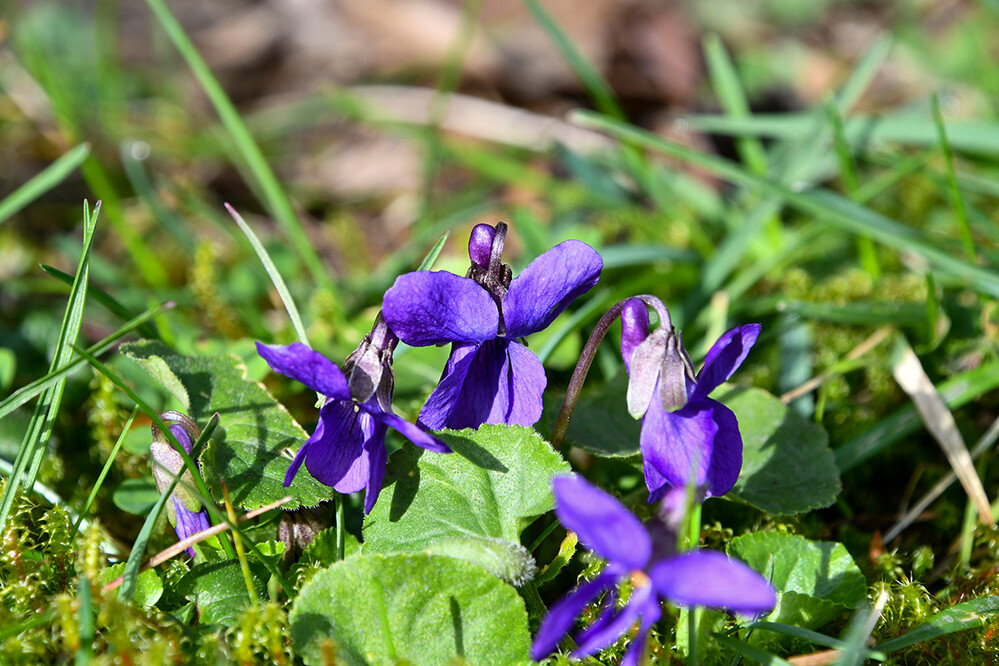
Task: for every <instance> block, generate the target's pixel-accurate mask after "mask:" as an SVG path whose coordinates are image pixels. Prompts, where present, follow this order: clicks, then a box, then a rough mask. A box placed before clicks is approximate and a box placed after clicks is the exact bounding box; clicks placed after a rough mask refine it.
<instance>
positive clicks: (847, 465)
mask: <svg viewBox="0 0 999 666" xmlns="http://www.w3.org/2000/svg"><path fill="white" fill-rule="evenodd" d="M996 388H999V364H997V363H986V364H984V365H981V366H979V367H977V368H975V369H974V370H969V371H967V372H962V373H960V374H958V375H954V376H953V377H951V378H950V379H947V380H946V381H943V382H941V383H940V384H938V385H937V391H938V392H939V393H940V397H941V398H943V400H944V402H945V403H946V404H947V406H948V407H949V408H950V409H957V408H958V407H961V406H962V405H966V404H968V403H969V402H971V401H972V400H975V399H976V398H978V397H979V396H981V395H984V394H985V393H988V392H989V391H992V390H994V389H996ZM921 426H922V422H921V421H920V420H919V414H918V413H917V412H916V408H915V407H913V406H912V405H908V406H906V407H903V408H902V409H900V410H898V411H897V412H894V413H893V414H889V415H888V416H885V417H883V418H882V419H881V420H880V421H879V422H878V423H877V424H876V425H874V426H872V427H871V428H870V429H868V430H867V431H866V432H864V433H862V434H860V435H858V436H857V437H854V438H853V439H851V440H850V441H849V442H847V443H846V444H844V445H843V446H840V447H839V448H837V449H836V450H835V451H834V453H835V455H836V465H837V466H838V467H839V469H840V471H841V472H845V471H847V470H848V469H851V468H853V467H856V466H857V465H859V464H860V463H862V462H864V461H865V460H867V459H868V458H870V457H871V456H873V455H875V454H876V453H878V452H880V451H882V450H884V449H886V448H887V447H889V446H891V445H892V444H894V443H895V442H898V441H899V440H901V439H902V438H904V437H906V436H907V435H909V434H911V433H913V432H915V431H916V430H918V429H919V428H920V427H921Z"/></svg>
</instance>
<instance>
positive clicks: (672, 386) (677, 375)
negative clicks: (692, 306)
mask: <svg viewBox="0 0 999 666" xmlns="http://www.w3.org/2000/svg"><path fill="white" fill-rule="evenodd" d="M659 330H662V329H657V332H658V331H659ZM632 364H634V361H632ZM660 381H661V382H662V383H661V384H660V385H659V399H660V401H661V402H662V405H663V409H665V410H666V411H668V412H672V411H674V410H677V409H680V408H681V407H683V406H684V405H686V404H687V389H688V386H689V387H690V388H693V385H694V364H693V363H691V362H690V356H688V355H687V350H686V349H684V348H683V338H682V337H681V336H680V334H679V333H677V332H671V334H670V335H669V337H668V338H667V340H666V354H665V356H664V357H663V365H662V374H661V375H660Z"/></svg>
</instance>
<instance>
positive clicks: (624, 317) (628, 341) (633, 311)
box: [621, 298, 649, 373]
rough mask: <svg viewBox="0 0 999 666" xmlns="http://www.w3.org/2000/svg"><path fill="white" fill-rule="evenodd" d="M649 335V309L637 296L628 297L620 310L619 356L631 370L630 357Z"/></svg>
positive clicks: (629, 370) (626, 367)
mask: <svg viewBox="0 0 999 666" xmlns="http://www.w3.org/2000/svg"><path fill="white" fill-rule="evenodd" d="M647 337H649V309H648V308H647V307H646V306H645V303H643V302H642V301H641V300H640V299H638V298H629V299H628V300H627V301H626V302H625V304H624V308H623V309H622V310H621V358H623V359H624V367H625V369H626V370H627V371H628V372H629V373H630V372H631V357H632V355H633V354H634V353H635V348H636V347H638V345H640V344H642V341H643V340H645V338H647Z"/></svg>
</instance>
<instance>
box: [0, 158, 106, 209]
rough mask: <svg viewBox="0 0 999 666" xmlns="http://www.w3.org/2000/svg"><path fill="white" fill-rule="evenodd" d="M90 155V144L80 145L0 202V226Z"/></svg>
mask: <svg viewBox="0 0 999 666" xmlns="http://www.w3.org/2000/svg"><path fill="white" fill-rule="evenodd" d="M89 155H90V144H89V143H81V144H80V145H78V146H77V147H76V148H73V149H72V150H69V151H68V152H66V153H65V154H64V155H62V156H61V157H60V158H59V159H57V160H56V161H55V162H53V163H52V164H50V165H48V166H47V167H45V169H43V170H42V171H41V173H39V174H37V175H36V176H35V177H33V178H32V179H31V180H29V181H28V182H27V183H25V184H24V185H21V186H20V187H19V188H17V189H16V190H14V191H13V192H11V193H10V194H8V195H7V196H6V197H4V198H3V201H0V225H2V224H3V223H4V222H6V221H7V219H8V218H10V217H11V216H12V215H14V214H15V213H17V212H18V211H20V210H21V209H22V208H24V207H25V206H27V205H28V204H30V203H31V202H32V201H34V200H35V199H37V198H38V197H40V196H42V195H43V194H45V193H46V192H48V191H49V190H51V189H52V188H53V187H55V186H56V185H58V184H59V183H61V182H62V181H63V180H65V179H66V177H67V176H69V174H71V173H73V171H75V170H76V169H77V168H79V166H80V165H81V164H83V161H84V160H86V159H87V157H88V156H89Z"/></svg>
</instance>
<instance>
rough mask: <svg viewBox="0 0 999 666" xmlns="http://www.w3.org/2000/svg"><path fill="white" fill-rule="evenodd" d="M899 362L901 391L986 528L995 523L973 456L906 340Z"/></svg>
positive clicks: (897, 373)
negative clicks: (917, 414)
mask: <svg viewBox="0 0 999 666" xmlns="http://www.w3.org/2000/svg"><path fill="white" fill-rule="evenodd" d="M896 355H897V360H896V361H895V363H893V364H892V374H893V375H894V376H895V381H897V382H898V384H899V386H901V387H902V390H903V391H905V392H906V393H907V394H908V395H909V397H910V398H912V402H913V404H915V405H916V410H917V411H918V412H919V416H920V417H921V418H922V420H923V423H924V425H925V426H926V429H927V430H929V431H930V434H931V435H933V439H935V440H937V443H938V444H940V448H942V449H943V452H944V455H946V456H947V462H949V463H950V466H951V468H952V469H953V470H954V473H955V474H957V478H958V479H959V480H960V481H961V485H962V486H964V492H966V493H967V494H968V498H969V499H970V500H971V501H972V502H974V504H975V508H976V509H977V510H978V517H979V519H980V520H981V521H982V522H983V523H984V524H986V525H994V524H995V522H994V521H993V520H992V507H991V506H990V505H989V498H988V496H987V495H986V494H985V488H984V487H982V480H981V479H980V478H979V477H978V472H977V471H976V470H975V463H974V462H972V460H971V453H969V451H968V446H967V445H966V444H965V443H964V438H963V437H961V432H960V431H959V430H958V429H957V422H956V421H955V420H954V415H953V414H952V413H951V411H950V410H949V409H948V408H947V404H946V403H945V402H944V401H943V398H941V397H940V394H939V393H937V388H936V387H935V386H934V385H933V382H932V381H930V378H929V377H927V376H926V371H925V370H923V365H922V363H920V362H919V358H918V357H917V356H916V353H915V352H914V351H912V347H910V346H909V344H908V343H906V342H904V341H900V343H899V348H898V349H897V350H896Z"/></svg>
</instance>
